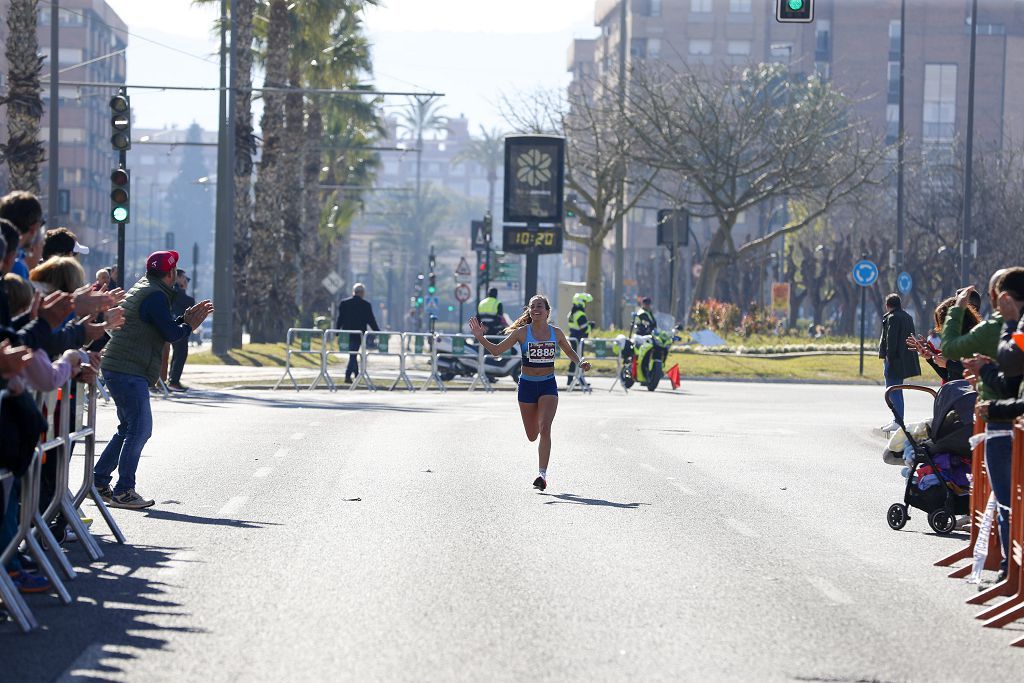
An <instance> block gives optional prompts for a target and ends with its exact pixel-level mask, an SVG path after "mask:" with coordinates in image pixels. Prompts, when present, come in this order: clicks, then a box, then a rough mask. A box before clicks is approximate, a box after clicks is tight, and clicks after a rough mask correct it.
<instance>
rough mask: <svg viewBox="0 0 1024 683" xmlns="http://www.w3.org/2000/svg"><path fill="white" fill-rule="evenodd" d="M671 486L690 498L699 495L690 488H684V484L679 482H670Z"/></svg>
mask: <svg viewBox="0 0 1024 683" xmlns="http://www.w3.org/2000/svg"><path fill="white" fill-rule="evenodd" d="M669 485H671V486H675V487H676V488H677V489H679V490H680V491H682V492H683V493H685V494H686V495H688V496H695V495H697V493H696V492H695V491H694V490H693V489H691V488H688V487H686V486H683V485H682V484H680V483H679V482H677V481H670V482H669Z"/></svg>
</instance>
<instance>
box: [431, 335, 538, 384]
mask: <svg viewBox="0 0 1024 683" xmlns="http://www.w3.org/2000/svg"><path fill="white" fill-rule="evenodd" d="M494 341H498V340H494ZM435 343H436V344H437V373H438V375H439V376H440V377H441V381H442V382H448V381H451V380H453V379H455V378H456V377H472V376H473V375H475V374H477V372H478V371H479V365H480V346H479V344H477V343H476V340H475V339H472V340H471V339H463V338H461V337H459V338H457V339H456V338H452V337H439V338H438V339H437V341H436V342H435ZM512 351H513V352H514V353H511V354H506V355H503V356H502V357H501V358H495V357H494V356H492V355H491V354H489V353H488V352H487V351H486V350H485V351H484V372H485V373H486V376H487V379H488V380H489V381H491V382H493V381H495V380H496V379H499V378H501V377H511V378H512V380H513V381H515V382H518V381H519V373H520V371H521V370H522V367H523V357H522V355H521V354H520V353H518V346H516V347H513V348H512Z"/></svg>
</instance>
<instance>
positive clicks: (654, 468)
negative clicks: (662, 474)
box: [640, 462, 659, 474]
mask: <svg viewBox="0 0 1024 683" xmlns="http://www.w3.org/2000/svg"><path fill="white" fill-rule="evenodd" d="M640 467H643V468H644V469H645V470H647V471H648V472H654V473H655V474H658V472H659V470H658V468H657V467H655V466H654V465H648V464H647V463H645V462H642V463H640Z"/></svg>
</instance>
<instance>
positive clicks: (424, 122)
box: [398, 97, 448, 197]
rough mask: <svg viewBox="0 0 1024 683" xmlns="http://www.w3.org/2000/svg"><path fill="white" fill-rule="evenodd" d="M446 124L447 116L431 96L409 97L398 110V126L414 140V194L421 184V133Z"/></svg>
mask: <svg viewBox="0 0 1024 683" xmlns="http://www.w3.org/2000/svg"><path fill="white" fill-rule="evenodd" d="M447 126H448V117H447V116H445V115H444V114H442V113H441V107H440V104H439V102H438V100H437V99H436V98H433V97H410V98H409V102H408V104H407V105H406V107H405V109H403V110H401V111H399V112H398V127H399V128H401V129H404V130H406V131H408V132H409V133H410V137H412V139H414V140H415V141H416V196H417V197H419V196H420V189H421V186H422V180H421V173H420V168H421V166H422V164H421V159H422V157H423V135H424V133H426V132H428V131H442V130H445V129H446V128H447Z"/></svg>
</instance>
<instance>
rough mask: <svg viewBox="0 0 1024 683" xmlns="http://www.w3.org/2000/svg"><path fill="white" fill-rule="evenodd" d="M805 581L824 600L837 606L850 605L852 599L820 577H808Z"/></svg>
mask: <svg viewBox="0 0 1024 683" xmlns="http://www.w3.org/2000/svg"><path fill="white" fill-rule="evenodd" d="M807 581H808V582H809V583H810V584H811V585H812V586H814V587H815V588H817V589H818V590H819V591H821V594H822V595H824V596H825V597H826V598H828V599H829V600H831V601H832V602H834V603H836V604H837V605H852V604H853V598H851V597H850V596H849V595H847V594H846V593H844V592H843V591H842V590H840V589H839V588H838V587H837V586H836V585H835V584H834V583H832V582H831V581H829V580H828V579H823V578H821V577H820V576H808V577H807Z"/></svg>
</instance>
